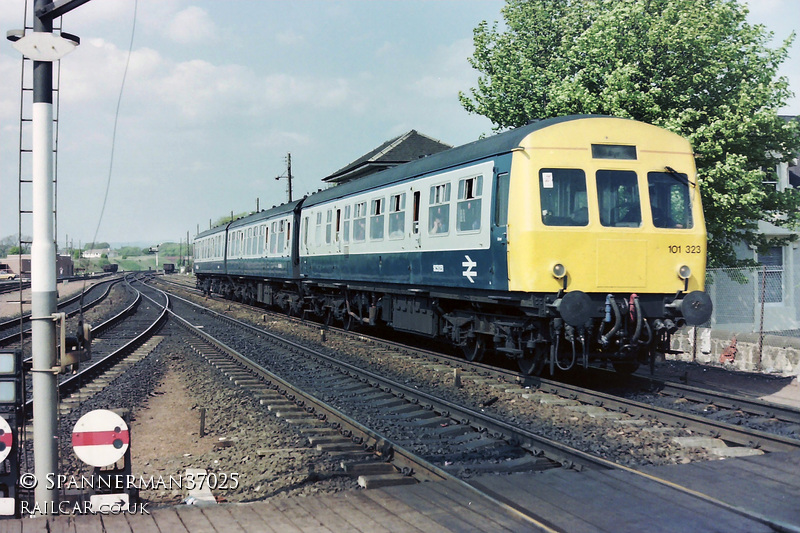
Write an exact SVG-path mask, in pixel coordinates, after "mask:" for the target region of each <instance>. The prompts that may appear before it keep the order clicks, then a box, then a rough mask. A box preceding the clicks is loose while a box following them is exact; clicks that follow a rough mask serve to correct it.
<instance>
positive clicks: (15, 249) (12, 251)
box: [8, 246, 31, 255]
mask: <svg viewBox="0 0 800 533" xmlns="http://www.w3.org/2000/svg"><path fill="white" fill-rule="evenodd" d="M29 253H31V251H30V249H29V248H28V247H27V246H23V247H19V246H12V247H11V248H9V249H8V255H25V254H29Z"/></svg>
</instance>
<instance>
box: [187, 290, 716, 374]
mask: <svg viewBox="0 0 800 533" xmlns="http://www.w3.org/2000/svg"><path fill="white" fill-rule="evenodd" d="M197 285H198V288H200V289H202V290H203V291H205V292H206V293H214V294H218V295H220V296H222V297H224V298H228V299H232V300H236V301H241V302H245V303H251V304H262V305H265V306H267V307H272V308H276V309H280V310H283V311H284V312H285V313H287V314H288V315H291V316H303V317H306V318H310V319H316V320H319V321H321V322H323V323H325V324H333V323H338V324H341V325H342V326H343V327H344V328H345V329H355V328H358V327H369V326H378V325H386V326H389V327H391V328H392V329H394V330H396V331H403V332H411V333H414V334H417V335H422V336H426V337H430V338H436V339H440V340H444V341H446V342H448V343H450V344H452V345H454V346H457V347H460V349H461V350H462V351H463V354H464V357H465V358H466V359H468V360H470V361H475V362H478V361H481V360H483V359H484V357H485V356H486V355H487V354H488V353H490V352H496V353H499V354H502V355H504V356H506V357H508V358H510V359H513V360H516V361H517V364H518V366H519V368H520V370H521V371H522V372H524V373H526V374H532V375H536V374H540V373H541V372H542V371H543V370H549V371H550V372H551V373H553V372H555V371H556V369H559V370H563V371H566V370H570V369H573V368H578V367H587V366H588V365H589V364H590V363H597V362H605V363H611V364H612V365H613V367H614V368H615V369H616V370H617V371H619V372H623V373H630V372H633V371H634V370H636V369H637V368H638V367H639V365H640V364H641V363H648V362H652V361H653V358H654V357H655V355H656V354H657V353H665V352H668V351H669V349H670V346H669V345H670V336H671V335H672V334H673V333H674V332H675V331H676V330H677V329H678V328H679V327H680V326H681V325H683V324H684V323H685V321H684V318H683V316H682V315H681V304H683V303H684V300H685V299H686V298H685V296H686V295H685V294H684V293H682V292H680V291H679V292H677V293H676V294H674V295H664V294H657V295H652V294H647V295H641V296H640V295H636V294H591V295H587V294H585V293H582V292H580V291H572V292H569V293H557V294H556V293H554V294H527V293H526V294H514V293H504V294H503V295H502V296H486V295H480V294H473V295H468V294H467V295H465V294H463V293H458V292H456V291H452V292H449V291H447V290H446V289H441V288H435V289H434V288H430V289H423V288H421V289H411V290H409V289H400V288H397V287H392V286H388V285H387V286H370V285H363V284H348V283H328V282H315V281H312V280H304V281H300V282H298V281H272V280H263V279H249V278H240V277H232V276H217V277H210V276H205V277H204V276H202V275H198V283H197ZM692 294H694V293H692ZM703 294H704V293H703Z"/></svg>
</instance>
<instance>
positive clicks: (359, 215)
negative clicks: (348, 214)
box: [353, 202, 367, 242]
mask: <svg viewBox="0 0 800 533" xmlns="http://www.w3.org/2000/svg"><path fill="white" fill-rule="evenodd" d="M366 238H367V204H366V202H359V203H357V204H356V205H355V209H354V213H353V240H354V241H356V242H363V241H364V240H365V239H366Z"/></svg>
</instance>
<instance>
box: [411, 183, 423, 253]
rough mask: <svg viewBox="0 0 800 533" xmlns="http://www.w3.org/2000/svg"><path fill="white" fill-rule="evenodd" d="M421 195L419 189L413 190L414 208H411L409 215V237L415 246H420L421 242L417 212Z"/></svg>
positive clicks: (418, 211)
mask: <svg viewBox="0 0 800 533" xmlns="http://www.w3.org/2000/svg"><path fill="white" fill-rule="evenodd" d="M421 197H422V195H421V194H420V191H414V208H413V209H412V212H411V216H412V221H411V239H412V242H414V245H415V246H416V247H417V248H422V243H421V242H420V231H419V213H420V205H419V204H420V199H421Z"/></svg>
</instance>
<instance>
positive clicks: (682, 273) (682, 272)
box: [678, 265, 692, 279]
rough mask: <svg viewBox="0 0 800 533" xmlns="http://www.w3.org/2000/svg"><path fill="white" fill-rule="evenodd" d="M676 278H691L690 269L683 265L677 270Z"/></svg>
mask: <svg viewBox="0 0 800 533" xmlns="http://www.w3.org/2000/svg"><path fill="white" fill-rule="evenodd" d="M678 277H679V278H681V279H689V278H691V277H692V269H691V268H689V267H688V266H687V265H683V266H682V267H680V268H679V269H678Z"/></svg>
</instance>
